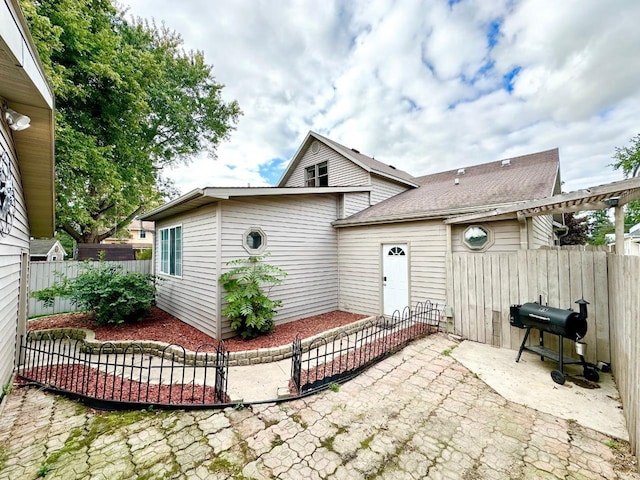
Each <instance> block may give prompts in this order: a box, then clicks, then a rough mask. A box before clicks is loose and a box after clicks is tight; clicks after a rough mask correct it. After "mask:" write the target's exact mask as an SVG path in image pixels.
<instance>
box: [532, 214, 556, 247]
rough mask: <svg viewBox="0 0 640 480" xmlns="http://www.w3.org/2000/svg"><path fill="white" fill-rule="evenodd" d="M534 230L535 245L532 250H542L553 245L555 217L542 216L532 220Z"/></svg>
mask: <svg viewBox="0 0 640 480" xmlns="http://www.w3.org/2000/svg"><path fill="white" fill-rule="evenodd" d="M531 224H532V228H533V245H531V247H530V248H540V247H542V246H545V245H553V216H551V215H541V216H537V217H533V218H532V220H531Z"/></svg>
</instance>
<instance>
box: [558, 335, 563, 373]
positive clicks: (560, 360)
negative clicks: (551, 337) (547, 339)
mask: <svg viewBox="0 0 640 480" xmlns="http://www.w3.org/2000/svg"><path fill="white" fill-rule="evenodd" d="M558 345H559V348H558V350H560V352H559V358H558V369H559V370H560V372H561V373H563V374H564V339H563V338H562V335H558Z"/></svg>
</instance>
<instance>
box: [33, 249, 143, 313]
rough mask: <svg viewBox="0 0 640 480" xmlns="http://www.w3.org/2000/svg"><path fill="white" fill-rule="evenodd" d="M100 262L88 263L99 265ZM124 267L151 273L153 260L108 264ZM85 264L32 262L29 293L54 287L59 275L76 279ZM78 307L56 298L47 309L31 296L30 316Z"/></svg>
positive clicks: (73, 310) (131, 270)
mask: <svg viewBox="0 0 640 480" xmlns="http://www.w3.org/2000/svg"><path fill="white" fill-rule="evenodd" d="M98 263H99V262H86V264H89V265H98ZM107 263H109V264H117V265H122V267H123V268H124V270H125V271H127V272H142V273H151V260H131V261H125V262H107ZM83 265H85V262H73V261H68V262H30V263H29V293H31V292H36V291H38V290H42V289H43V288H47V287H50V286H52V285H53V284H54V283H55V281H56V278H57V276H58V275H57V274H60V275H62V276H63V277H66V278H76V277H77V276H78V273H79V272H80V271H81V270H82V266H83ZM76 310H77V309H76V306H75V305H73V304H72V303H71V301H70V300H68V299H66V298H56V299H55V301H54V304H53V306H52V307H45V306H44V304H43V303H42V302H39V301H37V300H36V299H35V298H31V296H29V316H31V317H33V316H36V315H50V314H54V313H62V312H75V311H76Z"/></svg>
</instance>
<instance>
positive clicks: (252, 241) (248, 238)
mask: <svg viewBox="0 0 640 480" xmlns="http://www.w3.org/2000/svg"><path fill="white" fill-rule="evenodd" d="M242 246H243V247H244V249H245V250H246V251H247V252H249V253H250V254H251V255H257V254H260V253H262V252H264V249H265V248H267V234H266V233H264V230H262V229H261V228H260V227H251V228H250V229H249V230H246V231H245V232H244V234H243V235H242Z"/></svg>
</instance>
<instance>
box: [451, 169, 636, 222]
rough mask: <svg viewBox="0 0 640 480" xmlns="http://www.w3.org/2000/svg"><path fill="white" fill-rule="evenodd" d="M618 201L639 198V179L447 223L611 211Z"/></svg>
mask: <svg viewBox="0 0 640 480" xmlns="http://www.w3.org/2000/svg"><path fill="white" fill-rule="evenodd" d="M613 198H617V203H618V206H620V207H621V206H623V205H626V204H627V203H629V202H631V201H634V200H638V199H640V178H638V177H636V178H629V179H627V180H621V181H618V182H611V183H608V184H605V185H598V186H594V187H589V188H585V189H582V190H576V191H574V192H568V193H562V194H560V195H554V196H553V197H548V198H543V199H538V200H530V201H525V202H518V203H516V204H513V205H511V206H507V207H502V208H496V209H494V210H492V211H491V212H487V211H485V212H479V213H474V214H469V215H460V216H457V217H455V218H451V219H448V220H446V221H445V223H451V224H455V223H466V222H470V221H478V220H483V219H491V218H495V217H496V216H499V215H507V214H515V215H518V216H523V217H535V216H540V215H553V214H555V213H570V212H580V211H586V210H602V209H608V208H611V206H612V205H611V204H610V202H609V201H610V200H611V199H613Z"/></svg>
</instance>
